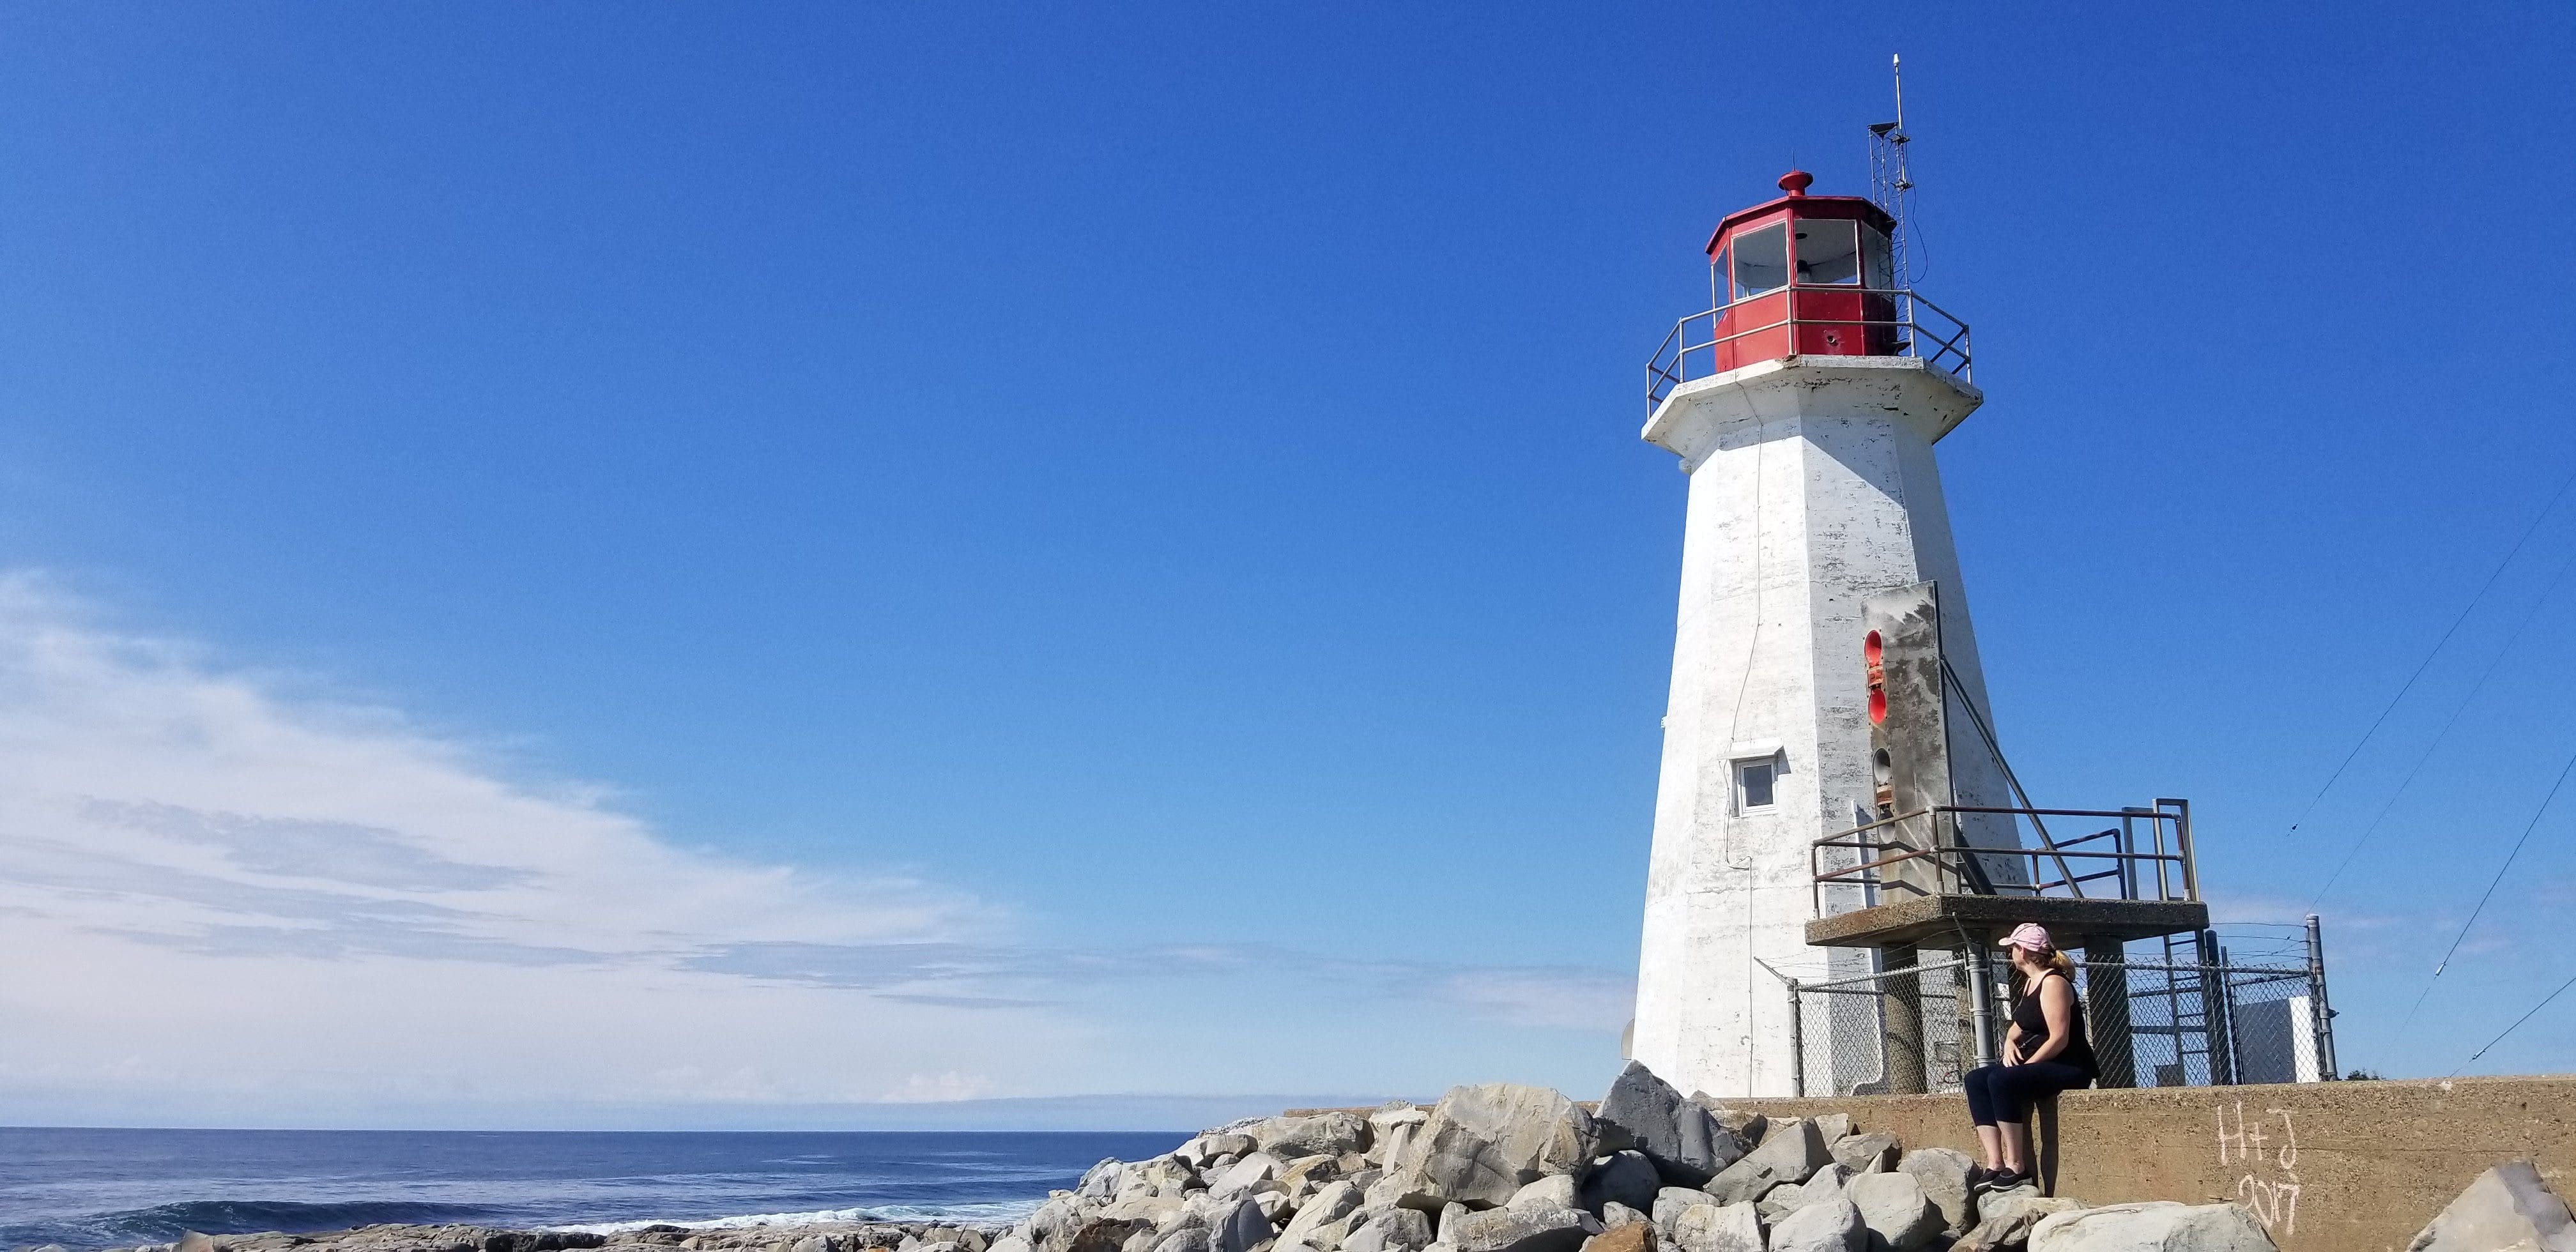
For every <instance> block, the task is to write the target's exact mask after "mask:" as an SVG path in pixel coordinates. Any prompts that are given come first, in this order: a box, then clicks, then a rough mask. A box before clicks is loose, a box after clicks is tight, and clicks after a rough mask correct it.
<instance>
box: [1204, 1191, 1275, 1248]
mask: <svg viewBox="0 0 2576 1252" xmlns="http://www.w3.org/2000/svg"><path fill="white" fill-rule="evenodd" d="M1270 1235H1271V1229H1270V1217H1269V1215H1268V1214H1266V1213H1263V1212H1262V1211H1261V1204H1260V1202H1259V1201H1257V1200H1255V1199H1253V1198H1252V1197H1250V1196H1246V1197H1244V1198H1243V1199H1241V1200H1237V1201H1235V1202H1234V1205H1233V1206H1232V1207H1230V1208H1228V1209H1226V1210H1225V1213H1224V1215H1223V1216H1221V1217H1219V1218H1217V1219H1216V1224H1215V1225H1214V1226H1211V1227H1209V1228H1208V1252H1252V1249H1253V1248H1255V1247H1258V1246H1259V1245H1261V1244H1264V1243H1268V1242H1270Z"/></svg>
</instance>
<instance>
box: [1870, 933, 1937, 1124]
mask: <svg viewBox="0 0 2576 1252" xmlns="http://www.w3.org/2000/svg"><path fill="white" fill-rule="evenodd" d="M1880 951H1882V952H1884V953H1886V957H1885V959H1884V960H1883V961H1882V962H1881V967H1882V968H1883V969H1884V970H1885V971H1886V973H1887V979H1886V981H1885V983H1884V984H1883V985H1884V986H1885V987H1886V989H1887V990H1886V994H1885V995H1883V996H1881V997H1880V1011H1881V1012H1882V1014H1883V1015H1884V1016H1885V1018H1886V1025H1885V1027H1884V1028H1883V1030H1882V1033H1881V1034H1880V1036H1879V1047H1880V1055H1881V1056H1883V1057H1885V1058H1886V1062H1887V1063H1886V1070H1887V1093H1888V1094H1889V1095H1921V1094H1923V1093H1924V1092H1925V1091H1926V1090H1928V1089H1929V1088H1930V1083H1929V1082H1927V1081H1926V1079H1925V1075H1924V1070H1923V1059H1924V1057H1923V972H1922V971H1921V970H1920V969H1918V968H1916V966H1917V965H1919V964H1920V958H1919V957H1918V956H1917V955H1916V953H1915V950H1914V945H1913V944H1910V943H1891V944H1889V945H1887V946H1886V947H1885V948H1882V949H1880Z"/></svg>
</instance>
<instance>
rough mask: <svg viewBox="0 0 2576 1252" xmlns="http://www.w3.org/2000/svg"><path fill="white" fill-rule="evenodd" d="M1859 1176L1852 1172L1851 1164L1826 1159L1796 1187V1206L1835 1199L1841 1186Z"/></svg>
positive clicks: (1841, 1190)
mask: <svg viewBox="0 0 2576 1252" xmlns="http://www.w3.org/2000/svg"><path fill="white" fill-rule="evenodd" d="M1859 1176H1860V1175H1858V1174H1855V1173H1853V1172H1852V1168H1851V1166H1848V1165H1845V1164H1843V1163H1842V1162H1840V1161H1827V1162H1825V1164H1824V1165H1823V1166H1822V1167H1820V1168H1818V1169H1817V1170H1816V1172H1815V1173H1812V1174H1809V1175H1807V1181H1806V1182H1805V1183H1803V1184H1800V1186H1799V1187H1798V1205H1797V1207H1799V1208H1805V1207H1807V1206H1808V1205H1810V1204H1822V1203H1824V1202H1825V1201H1827V1200H1831V1199H1836V1198H1838V1197H1840V1196H1841V1195H1842V1193H1843V1188H1844V1187H1845V1186H1847V1185H1849V1184H1850V1182H1851V1180H1852V1179H1854V1178H1858V1177H1859Z"/></svg>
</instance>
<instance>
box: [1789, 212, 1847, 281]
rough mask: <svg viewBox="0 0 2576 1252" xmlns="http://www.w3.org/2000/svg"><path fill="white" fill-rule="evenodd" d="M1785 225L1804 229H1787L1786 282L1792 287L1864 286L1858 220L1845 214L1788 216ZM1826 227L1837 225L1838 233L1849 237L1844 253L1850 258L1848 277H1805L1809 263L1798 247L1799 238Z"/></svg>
mask: <svg viewBox="0 0 2576 1252" xmlns="http://www.w3.org/2000/svg"><path fill="white" fill-rule="evenodd" d="M1788 224H1789V225H1790V226H1791V227H1793V228H1804V229H1792V230H1791V231H1790V232H1789V284H1790V285H1791V286H1793V287H1860V286H1862V285H1863V284H1862V281H1861V280H1862V277H1863V270H1864V269H1865V268H1866V267H1865V264H1864V262H1865V258H1864V257H1862V256H1861V251H1860V223H1859V222H1857V221H1855V220H1853V219H1851V218H1848V217H1793V218H1791V219H1789V222H1788ZM1828 227H1840V228H1841V233H1842V234H1843V235H1845V236H1846V237H1848V238H1849V239H1850V240H1851V250H1850V251H1849V252H1846V253H1844V254H1843V255H1844V256H1846V257H1849V258H1850V259H1851V277H1850V278H1847V279H1810V278H1807V277H1806V276H1805V271H1806V270H1807V269H1808V268H1809V263H1808V262H1807V260H1806V257H1805V255H1804V254H1805V251H1806V250H1805V249H1804V248H1801V247H1799V246H1798V245H1799V241H1800V239H1801V238H1802V236H1805V235H1813V234H1821V233H1824V230H1825V229H1826V228H1828Z"/></svg>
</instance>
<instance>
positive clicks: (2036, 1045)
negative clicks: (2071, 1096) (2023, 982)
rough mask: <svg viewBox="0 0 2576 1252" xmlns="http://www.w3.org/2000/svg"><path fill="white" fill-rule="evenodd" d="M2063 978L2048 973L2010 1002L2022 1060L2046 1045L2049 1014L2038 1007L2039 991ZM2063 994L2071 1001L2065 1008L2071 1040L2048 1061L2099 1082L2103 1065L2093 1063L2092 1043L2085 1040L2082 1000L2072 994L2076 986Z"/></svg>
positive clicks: (2067, 1031)
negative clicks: (2066, 1066) (2054, 980)
mask: <svg viewBox="0 0 2576 1252" xmlns="http://www.w3.org/2000/svg"><path fill="white" fill-rule="evenodd" d="M2064 977H2066V975H2064V974H2061V973H2058V972H2057V971H2055V970H2050V971H2049V972H2047V973H2045V974H2042V975H2040V977H2039V981H2038V982H2035V983H2032V984H2031V985H2030V989H2029V990H2028V991H2025V992H2023V993H2022V994H2021V998H2020V999H2018V1000H2015V1001H2014V1002H2013V1011H2012V1019H2013V1025H2015V1026H2019V1027H2021V1054H2022V1055H2023V1056H2025V1057H2026V1056H2029V1055H2030V1054H2031V1053H2033V1052H2037V1051H2039V1049H2040V1045H2042V1044H2045V1043H2047V1042H2048V1014H2047V1013H2046V1012H2045V1011H2043V1010H2042V1009H2041V1008H2040V1005H2039V989H2040V987H2041V986H2042V985H2043V984H2045V983H2046V982H2047V981H2048V980H2049V979H2051V978H2064ZM2066 990H2067V991H2068V993H2069V996H2068V998H2069V1000H2070V1001H2071V1003H2069V1004H2068V1005H2067V1006H2066V1033H2067V1034H2069V1035H2072V1036H2073V1038H2070V1039H2068V1040H2067V1041H2066V1050H2065V1051H2063V1052H2060V1053H2058V1054H2057V1055H2055V1056H2052V1057H2050V1058H2048V1059H2050V1060H2052V1061H2056V1062H2058V1063H2059V1064H2061V1065H2072V1066H2074V1067H2075V1068H2077V1069H2080V1070H2083V1071H2084V1073H2085V1075H2086V1076H2087V1077H2091V1078H2099V1077H2101V1076H2102V1064H2101V1062H2099V1061H2096V1060H2094V1059H2093V1043H2092V1041H2091V1040H2090V1039H2087V1038H2085V1036H2084V1001H2083V999H2082V998H2081V997H2078V996H2075V995H2073V994H2072V993H2073V992H2074V990H2075V984H2074V983H2073V982H2072V981H2069V982H2068V983H2067V984H2066Z"/></svg>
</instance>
